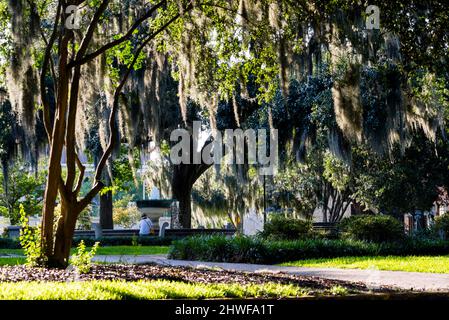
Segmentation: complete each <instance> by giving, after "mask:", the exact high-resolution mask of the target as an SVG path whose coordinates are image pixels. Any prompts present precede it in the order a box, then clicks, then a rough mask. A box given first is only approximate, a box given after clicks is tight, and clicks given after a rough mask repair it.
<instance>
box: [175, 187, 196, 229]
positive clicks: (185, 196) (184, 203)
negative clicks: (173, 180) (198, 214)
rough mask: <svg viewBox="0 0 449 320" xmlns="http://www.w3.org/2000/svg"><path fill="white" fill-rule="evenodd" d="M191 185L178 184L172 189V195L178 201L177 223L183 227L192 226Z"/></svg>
mask: <svg viewBox="0 0 449 320" xmlns="http://www.w3.org/2000/svg"><path fill="white" fill-rule="evenodd" d="M192 187H193V186H189V185H184V186H183V187H181V186H179V187H178V188H176V187H175V188H174V189H173V197H174V198H175V199H176V200H178V201H179V223H180V224H181V225H182V227H183V228H188V229H190V228H192V197H191V193H192Z"/></svg>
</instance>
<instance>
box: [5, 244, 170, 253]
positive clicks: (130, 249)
mask: <svg viewBox="0 0 449 320" xmlns="http://www.w3.org/2000/svg"><path fill="white" fill-rule="evenodd" d="M168 248H169V247H168V246H111V247H101V246H100V247H99V248H98V250H97V255H146V254H167V253H168ZM87 250H90V248H87ZM74 252H76V249H75V248H73V249H72V253H74ZM5 254H15V255H23V254H24V253H23V250H22V249H0V255H5Z"/></svg>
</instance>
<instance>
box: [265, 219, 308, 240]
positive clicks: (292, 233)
mask: <svg viewBox="0 0 449 320" xmlns="http://www.w3.org/2000/svg"><path fill="white" fill-rule="evenodd" d="M259 235H260V236H261V237H262V238H264V239H271V240H298V239H307V238H310V237H311V235H312V222H311V221H305V220H300V219H293V218H288V217H285V216H284V215H280V214H278V215H274V216H273V217H272V218H271V219H270V221H268V222H267V223H266V224H265V226H264V229H263V231H261V232H260V233H259Z"/></svg>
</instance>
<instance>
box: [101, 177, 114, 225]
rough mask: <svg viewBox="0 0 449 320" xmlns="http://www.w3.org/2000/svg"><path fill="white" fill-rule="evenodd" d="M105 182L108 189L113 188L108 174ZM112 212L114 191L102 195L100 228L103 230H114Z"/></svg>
mask: <svg viewBox="0 0 449 320" xmlns="http://www.w3.org/2000/svg"><path fill="white" fill-rule="evenodd" d="M104 181H105V185H106V187H109V186H111V179H110V178H109V175H108V174H105V179H104ZM112 211H113V204H112V191H108V192H106V193H104V194H102V195H100V226H101V228H102V229H114V222H113V216H112Z"/></svg>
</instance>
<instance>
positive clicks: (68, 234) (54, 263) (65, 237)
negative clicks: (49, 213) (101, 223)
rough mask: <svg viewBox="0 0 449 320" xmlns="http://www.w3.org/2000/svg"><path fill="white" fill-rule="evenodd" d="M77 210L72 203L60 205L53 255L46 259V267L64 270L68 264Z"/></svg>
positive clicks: (78, 211)
mask: <svg viewBox="0 0 449 320" xmlns="http://www.w3.org/2000/svg"><path fill="white" fill-rule="evenodd" d="M79 213H80V210H79V208H78V207H77V205H76V204H75V203H73V202H71V203H66V202H63V203H62V204H61V217H60V218H59V220H58V224H57V227H56V236H55V246H54V250H53V255H51V256H50V257H49V259H48V266H49V267H52V268H66V267H67V266H68V264H69V257H70V249H71V247H72V239H73V234H74V232H75V225H76V220H77V218H78V215H79Z"/></svg>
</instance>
